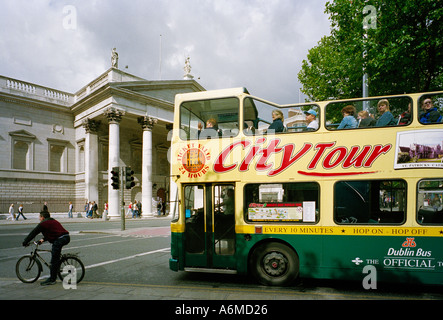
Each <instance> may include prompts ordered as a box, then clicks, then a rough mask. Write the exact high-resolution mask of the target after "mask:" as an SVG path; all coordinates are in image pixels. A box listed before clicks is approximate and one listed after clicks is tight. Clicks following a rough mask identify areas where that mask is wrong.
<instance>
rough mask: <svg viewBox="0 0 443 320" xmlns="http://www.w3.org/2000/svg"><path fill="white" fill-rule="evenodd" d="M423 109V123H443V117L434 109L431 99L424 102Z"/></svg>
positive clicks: (421, 119)
mask: <svg viewBox="0 0 443 320" xmlns="http://www.w3.org/2000/svg"><path fill="white" fill-rule="evenodd" d="M422 109H423V112H422V113H421V114H420V122H421V123H439V122H441V121H442V116H441V114H440V112H438V109H437V108H436V107H434V103H433V102H432V99H431V98H426V99H425V100H423V104H422Z"/></svg>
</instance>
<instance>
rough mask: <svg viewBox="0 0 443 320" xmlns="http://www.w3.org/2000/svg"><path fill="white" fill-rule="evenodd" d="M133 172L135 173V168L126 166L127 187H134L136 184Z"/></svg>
mask: <svg viewBox="0 0 443 320" xmlns="http://www.w3.org/2000/svg"><path fill="white" fill-rule="evenodd" d="M133 174H134V170H132V169H131V167H126V168H125V177H126V180H125V181H126V189H131V188H132V187H134V186H135V182H134V177H133Z"/></svg>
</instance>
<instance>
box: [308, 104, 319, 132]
mask: <svg viewBox="0 0 443 320" xmlns="http://www.w3.org/2000/svg"><path fill="white" fill-rule="evenodd" d="M305 115H306V121H307V122H308V126H307V127H306V129H305V130H306V131H315V130H317V129H318V121H317V112H315V111H314V110H312V109H311V110H309V111H305Z"/></svg>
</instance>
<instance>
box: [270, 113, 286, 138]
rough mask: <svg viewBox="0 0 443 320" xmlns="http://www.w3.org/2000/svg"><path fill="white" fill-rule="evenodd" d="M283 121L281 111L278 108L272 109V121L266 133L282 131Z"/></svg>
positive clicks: (283, 127)
mask: <svg viewBox="0 0 443 320" xmlns="http://www.w3.org/2000/svg"><path fill="white" fill-rule="evenodd" d="M283 121H284V116H283V112H281V111H280V110H278V109H275V110H272V123H271V125H270V126H269V128H268V130H267V133H277V132H283V131H284V129H285V126H284V124H283Z"/></svg>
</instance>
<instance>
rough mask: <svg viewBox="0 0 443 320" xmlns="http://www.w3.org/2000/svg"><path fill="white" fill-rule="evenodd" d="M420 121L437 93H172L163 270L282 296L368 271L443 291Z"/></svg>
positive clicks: (439, 104)
mask: <svg viewBox="0 0 443 320" xmlns="http://www.w3.org/2000/svg"><path fill="white" fill-rule="evenodd" d="M429 101H431V103H430V104H431V106H432V108H433V109H432V110H431V111H429V110H430V109H429V108H428V106H427V105H428V104H429ZM381 103H385V106H384V107H383V106H381ZM386 104H387V106H386ZM352 108H353V109H352ZM351 109H352V110H353V111H352V112H349V110H351ZM345 111H346V112H345ZM429 112H434V114H433V118H432V119H434V118H435V117H434V116H435V113H440V114H442V113H443V92H432V93H418V94H404V95H396V96H384V97H371V98H360V99H349V100H336V101H324V102H315V103H303V104H293V105H278V104H275V103H271V102H269V101H266V100H264V99H260V98H257V97H254V96H252V95H250V94H249V93H248V91H247V90H246V89H244V88H235V89H226V90H216V91H206V92H198V93H188V94H179V95H177V96H176V100H175V115H174V117H175V118H174V129H173V132H172V138H171V139H172V146H171V154H170V157H171V158H170V161H171V184H172V185H174V186H176V189H175V192H171V195H170V198H171V199H170V200H171V204H172V213H173V220H172V223H171V237H172V238H171V258H170V264H169V265H170V268H171V269H172V270H174V271H179V270H185V271H201V272H222V273H237V274H251V275H253V276H254V277H255V278H256V279H257V280H258V281H259V282H260V283H262V284H266V285H288V284H290V283H292V282H293V281H294V280H295V279H296V278H297V277H302V278H323V279H360V280H361V279H363V277H364V273H363V272H364V268H365V267H366V266H372V267H374V268H375V269H374V268H373V270H376V271H377V280H379V281H402V282H417V283H423V284H443V197H442V196H443V124H442V123H441V122H438V121H441V120H433V121H429V119H431V118H430V117H429V114H426V113H429ZM349 113H351V115H350V114H349ZM349 116H351V117H353V118H354V120H352V119H351V120H352V121H351V122H352V123H354V125H353V126H351V128H347V129H342V128H343V126H342V125H340V123H341V122H342V121H343V120H344V117H349ZM382 116H383V118H382ZM426 116H428V117H427V118H426ZM368 117H369V118H368ZM387 117H389V118H390V122H389V123H387V122H386V121H382V119H383V120H386V118H387ZM348 119H350V118H348ZM365 119H366V120H365ZM423 119H427V120H423ZM440 119H441V118H440ZM274 123H276V124H279V125H274Z"/></svg>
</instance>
